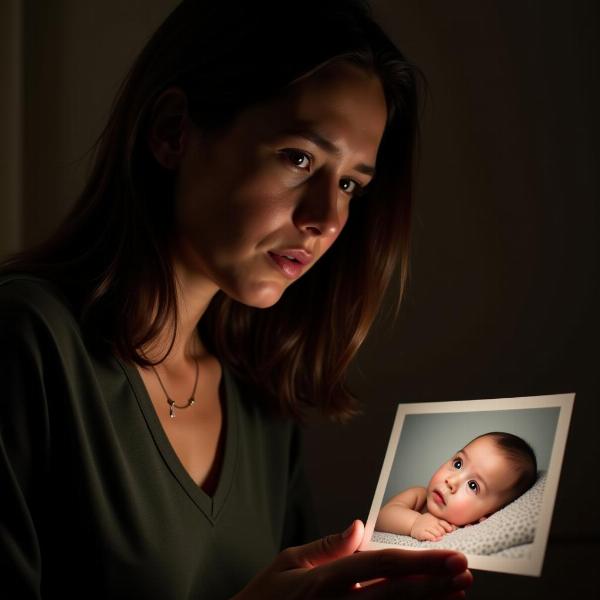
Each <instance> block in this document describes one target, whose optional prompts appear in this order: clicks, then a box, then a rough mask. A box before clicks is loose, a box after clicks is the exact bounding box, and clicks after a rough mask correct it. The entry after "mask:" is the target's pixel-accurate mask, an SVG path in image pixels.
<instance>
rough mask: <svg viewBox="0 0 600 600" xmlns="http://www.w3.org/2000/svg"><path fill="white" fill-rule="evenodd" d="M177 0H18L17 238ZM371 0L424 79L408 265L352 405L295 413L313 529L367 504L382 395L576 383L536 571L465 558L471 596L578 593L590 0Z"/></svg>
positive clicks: (590, 426)
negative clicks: (348, 410) (491, 568)
mask: <svg viewBox="0 0 600 600" xmlns="http://www.w3.org/2000/svg"><path fill="white" fill-rule="evenodd" d="M11 1H12V0H11ZM9 4H11V2H9ZM175 4H176V1H175V0H129V1H127V2H121V1H118V0H103V1H101V0H93V1H92V0H86V1H85V2H80V1H76V0H54V1H53V2H45V1H41V0H25V1H24V2H23V3H22V4H20V9H19V19H20V23H21V29H20V32H21V34H22V35H21V37H20V38H19V40H18V44H17V45H16V46H14V52H15V57H16V58H15V60H16V63H17V64H18V65H19V68H20V74H21V83H20V84H19V85H20V87H19V90H20V91H21V92H22V99H23V101H22V102H20V103H19V111H20V113H21V115H20V117H19V119H20V120H19V123H20V129H19V131H20V135H21V137H20V138H19V139H18V140H17V141H18V142H19V144H20V147H21V151H19V152H18V156H17V159H18V160H17V161H16V162H15V164H16V167H15V169H16V171H15V172H16V173H18V176H19V182H20V185H19V186H17V187H16V189H17V190H20V192H19V195H18V196H16V195H15V196H14V197H12V198H16V201H15V200H14V199H13V200H11V197H9V196H4V197H3V200H2V205H3V206H2V211H5V210H8V207H9V204H10V203H11V202H12V205H10V206H12V207H13V208H14V207H15V205H16V206H17V209H18V211H17V212H18V219H17V235H16V236H15V239H16V240H17V242H16V243H17V246H19V245H27V244H30V243H32V242H35V241H36V240H38V239H40V238H41V237H43V236H44V235H46V234H47V233H48V232H49V231H50V230H52V229H53V228H54V227H55V225H56V224H57V223H58V222H59V221H60V219H61V218H62V216H63V215H64V213H65V211H66V209H67V207H68V206H69V204H70V203H71V202H72V201H73V199H74V197H75V195H76V194H77V191H78V190H79V188H80V187H81V183H82V180H83V175H84V173H85V165H86V162H85V160H82V157H84V155H85V152H86V150H87V149H88V148H89V146H90V145H91V143H92V142H93V140H94V138H95V136H96V135H97V134H98V133H99V132H100V130H101V127H102V125H103V122H104V120H105V118H106V115H107V112H108V108H109V105H110V102H111V100H112V97H113V95H114V93H115V91H116V88H117V85H118V83H119V81H120V79H121V78H122V76H123V75H124V74H125V72H126V70H127V68H128V66H129V64H130V62H131V60H132V59H133V57H134V56H135V54H136V53H137V52H138V50H139V49H140V48H141V46H142V45H143V42H144V40H145V39H146V37H147V36H148V35H149V33H150V32H151V31H152V30H153V29H154V28H155V27H156V26H157V25H158V23H160V21H161V20H162V19H163V18H164V16H165V15H166V14H167V13H168V11H169V10H170V8H172V7H173V6H174V5H175ZM291 4H293V5H295V6H297V5H296V3H291ZM7 6H8V5H7ZM15 6H16V4H15ZM373 6H374V8H375V14H376V16H377V18H378V19H379V21H380V22H381V24H382V25H383V27H384V29H386V30H387V31H388V33H389V34H390V35H391V36H392V37H393V39H394V40H395V41H396V42H397V44H398V46H399V47H400V48H401V49H402V50H403V51H404V52H405V53H406V54H407V55H408V56H409V57H410V58H411V59H412V60H413V61H414V62H415V63H416V64H417V65H419V67H420V68H421V69H422V70H423V72H424V74H425V76H426V78H427V80H428V83H429V94H428V98H427V102H426V109H425V113H424V118H423V123H422V154H421V161H420V166H419V171H418V181H417V197H416V205H415V214H414V229H413V231H414V234H413V235H414V238H413V240H414V241H413V255H412V262H411V279H410V284H409V287H408V294H407V297H406V300H405V302H404V304H403V307H402V310H401V312H400V315H399V318H398V319H397V320H396V322H395V323H394V324H393V325H392V323H391V321H390V320H381V321H379V322H378V324H377V325H376V327H375V329H374V330H373V332H372V335H371V336H370V337H369V339H368V341H367V342H366V343H365V345H364V347H363V348H362V350H361V352H360V354H359V357H358V360H357V362H356V365H355V366H354V368H353V369H352V372H351V377H350V381H351V387H352V389H353V390H354V391H355V393H356V394H357V395H358V396H359V397H360V398H361V400H362V401H363V403H364V414H363V415H362V416H361V417H359V418H357V419H355V420H354V421H353V422H352V423H351V424H349V425H346V426H338V425H329V424H320V425H317V426H314V427H312V428H311V429H309V430H307V434H306V458H307V469H308V474H309V477H310V480H311V483H312V484H313V487H314V496H315V503H316V506H317V510H318V515H319V519H320V522H321V528H322V530H323V532H324V533H329V532H333V531H338V530H341V529H343V528H345V527H346V526H347V525H348V524H349V523H350V522H351V521H352V519H354V518H356V517H359V518H363V519H366V517H367V515H368V511H369V507H370V503H371V498H372V495H373V492H374V490H375V485H376V482H377V478H378V475H379V470H380V468H381V463H382V460H383V456H384V453H385V449H386V445H387V439H388V435H389V432H390V429H391V426H392V421H393V415H394V411H395V407H396V404H397V403H398V402H428V401H440V400H465V399H475V398H493V397H505V396H524V395H537V394H548V393H558V392H576V393H577V397H576V400H575V407H574V413H573V419H572V423H571V432H570V436H569V439H568V441H567V451H566V455H565V462H564V465H563V473H562V478H561V482H560V486H559V491H558V496H557V502H556V508H555V513H554V519H553V524H552V528H551V535H550V544H549V547H548V552H547V561H546V564H545V567H544V571H543V575H542V577H541V578H540V579H536V578H528V577H520V576H515V575H504V574H495V573H484V572H477V573H476V581H475V586H474V589H473V590H472V592H471V594H470V597H471V598H505V597H507V596H508V595H509V594H510V595H511V596H512V597H513V598H542V597H545V598H563V597H566V598H578V597H585V596H587V595H590V594H591V593H592V591H593V590H594V588H595V587H597V586H596V583H595V581H596V580H595V578H594V575H593V572H592V569H594V568H595V562H596V557H597V556H599V555H600V553H599V552H598V551H599V550H600V524H599V518H598V502H599V501H600V486H599V483H598V481H599V478H600V475H599V471H600V466H599V458H600V452H599V450H600V444H599V441H598V440H599V437H600V436H599V432H598V426H599V423H600V421H599V418H598V417H599V409H598V402H599V400H600V398H599V397H600V377H599V372H600V369H599V368H598V365H597V363H598V340H599V339H600V335H599V334H600V326H599V318H598V316H597V306H598V305H599V304H600V289H599V287H600V286H599V283H598V281H599V275H600V273H599V271H600V268H599V263H600V248H599V241H598V239H599V238H598V235H597V231H598V225H599V221H600V218H599V213H600V205H599V194H598V192H599V189H598V187H599V186H598V162H599V161H598V158H599V151H598V146H599V140H600V131H599V130H600V128H599V126H598V114H597V111H598V108H597V107H598V106H600V93H599V88H600V86H599V81H598V80H599V65H598V57H599V56H600V53H599V42H598V36H599V33H600V31H599V29H600V28H599V26H598V25H599V24H598V21H599V12H600V11H599V3H598V2H596V1H595V0H575V1H567V0H562V1H559V0H546V1H544V0H520V1H517V0H512V1H505V2H498V1H492V0H464V1H461V2H439V1H436V2H434V1H433V0H397V1H392V0H374V2H373ZM6 147H7V146H6V145H5V148H6ZM8 147H9V148H10V147H11V146H8ZM11 164H12V163H11ZM1 214H2V213H1V212H0V215H1ZM0 218H1V217H0ZM6 249H9V248H8V247H7V248H6ZM387 304H388V305H389V302H387Z"/></svg>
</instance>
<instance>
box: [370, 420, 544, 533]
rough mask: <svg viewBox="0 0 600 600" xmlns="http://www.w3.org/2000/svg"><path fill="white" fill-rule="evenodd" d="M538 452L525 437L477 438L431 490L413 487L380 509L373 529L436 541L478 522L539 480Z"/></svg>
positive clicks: (441, 471)
mask: <svg viewBox="0 0 600 600" xmlns="http://www.w3.org/2000/svg"><path fill="white" fill-rule="evenodd" d="M536 477H537V461H536V457H535V453H534V451H533V450H532V449H531V447H530V446H529V444H528V443H527V442H526V441H525V440H523V439H522V438H520V437H518V436H516V435H513V434H511V433H504V432H498V431H493V432H489V433H485V434H483V435H480V436H478V437H476V438H475V439H474V440H472V441H471V442H469V443H468V444H467V445H466V446H465V447H464V448H463V449H462V450H460V451H459V452H457V453H456V454H455V455H454V456H453V457H452V458H450V460H449V461H447V462H445V463H444V464H443V465H442V466H441V467H440V468H439V469H438V470H437V471H436V472H435V473H434V474H433V476H432V477H431V480H430V481H429V484H428V486H427V488H424V487H412V488H409V489H407V490H404V491H403V492H401V493H399V494H397V495H396V496H394V497H393V498H391V499H390V500H389V501H388V502H387V503H386V504H385V506H383V508H382V509H381V510H380V512H379V516H378V518H377V523H376V525H375V529H376V530H377V531H383V532H388V533H395V534H399V535H410V536H412V537H413V538H415V539H417V540H430V541H438V540H440V539H441V538H442V536H444V535H445V534H447V533H450V532H452V531H454V530H455V529H457V528H458V527H462V526H465V525H473V524H476V523H480V522H481V521H483V520H484V519H486V518H487V517H489V516H490V515H491V514H492V513H494V512H496V511H497V510H499V509H500V508H502V507H503V506H506V505H507V504H508V503H509V502H512V501H513V500H514V499H515V498H518V497H519V496H520V495H521V494H523V493H524V492H526V491H527V490H528V489H529V488H530V487H531V486H532V485H533V484H534V483H535V481H536Z"/></svg>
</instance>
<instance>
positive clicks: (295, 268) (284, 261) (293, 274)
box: [267, 252, 304, 279]
mask: <svg viewBox="0 0 600 600" xmlns="http://www.w3.org/2000/svg"><path fill="white" fill-rule="evenodd" d="M267 254H268V255H269V257H270V258H271V260H272V262H273V263H275V265H277V267H278V268H279V270H280V271H281V273H283V275H285V277H287V278H288V279H297V278H298V277H300V275H301V274H302V271H303V270H304V265H303V264H302V263H301V262H298V260H297V259H294V258H288V256H286V255H283V254H276V253H275V252H267Z"/></svg>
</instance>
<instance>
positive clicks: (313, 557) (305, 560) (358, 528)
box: [281, 520, 365, 569]
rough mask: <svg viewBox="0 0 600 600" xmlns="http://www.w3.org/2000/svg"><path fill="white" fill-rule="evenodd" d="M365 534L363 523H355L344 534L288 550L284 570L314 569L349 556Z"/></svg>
mask: <svg viewBox="0 0 600 600" xmlns="http://www.w3.org/2000/svg"><path fill="white" fill-rule="evenodd" d="M364 533H365V526H364V525H363V522H362V521H359V520H356V521H353V522H352V524H351V525H350V527H348V529H346V531H344V532H343V533H334V534H332V535H328V536H325V537H323V538H321V539H319V540H316V541H314V542H311V543H310V544H305V545H304V546H295V547H294V548H288V549H287V551H286V552H284V554H283V557H285V559H284V560H285V562H286V563H287V564H285V565H281V566H282V567H283V568H284V569H293V568H304V569H312V568H313V567H316V566H318V565H322V564H324V563H328V562H330V561H332V560H336V559H338V558H342V557H343V556H349V555H350V554H354V552H356V550H357V549H358V547H359V546H360V543H361V542H362V539H363V535H364ZM283 557H282V558H283Z"/></svg>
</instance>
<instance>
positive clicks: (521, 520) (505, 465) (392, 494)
mask: <svg viewBox="0 0 600 600" xmlns="http://www.w3.org/2000/svg"><path fill="white" fill-rule="evenodd" d="M573 402H574V394H554V395H549V396H530V397H521V398H500V399H491V400H470V401H459V402H456V401H453V402H431V403H418V404H400V405H399V406H398V410H397V413H396V419H395V422H394V425H393V429H392V433H391V436H390V441H389V444H388V449H387V452H386V456H385V460H384V463H383V467H382V469H381V474H380V477H379V483H378V485H377V490H376V492H375V496H374V498H373V503H372V506H371V511H370V514H369V518H368V521H367V525H366V535H365V540H366V541H365V543H364V544H363V547H362V548H361V549H362V550H372V549H378V548H384V547H398V546H400V547H403V548H408V549H415V550H423V549H426V548H443V549H453V550H458V551H461V552H463V553H464V554H465V555H467V557H468V560H469V567H470V568H478V569H483V570H490V571H502V572H507V573H517V574H522V575H533V576H539V575H540V573H541V568H542V565H543V559H544V553H545V547H546V543H547V538H548V531H549V526H550V522H551V518H552V511H553V508H554V502H555V497H556V489H557V485H558V481H559V477H560V469H561V464H562V459H563V454H564V449H565V444H566V441H567V433H568V427H569V422H570V417H571V412H572V407H573Z"/></svg>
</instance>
